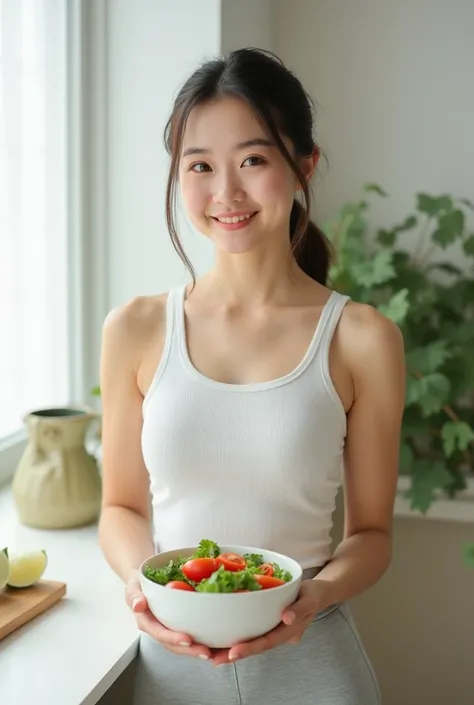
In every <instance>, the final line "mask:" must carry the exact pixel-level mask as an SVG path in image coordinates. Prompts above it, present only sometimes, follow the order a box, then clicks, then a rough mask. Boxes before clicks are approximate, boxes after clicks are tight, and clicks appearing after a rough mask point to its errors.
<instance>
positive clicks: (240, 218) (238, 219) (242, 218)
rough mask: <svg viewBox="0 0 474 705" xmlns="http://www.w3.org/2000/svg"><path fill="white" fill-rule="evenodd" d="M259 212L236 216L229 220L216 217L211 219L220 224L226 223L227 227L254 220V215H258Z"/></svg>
mask: <svg viewBox="0 0 474 705" xmlns="http://www.w3.org/2000/svg"><path fill="white" fill-rule="evenodd" d="M257 213H258V211H255V212H254V213H249V214H248V215H234V216H232V217H229V218H216V217H215V216H213V215H211V218H212V219H213V220H217V221H218V222H219V223H224V224H225V225H233V224H235V223H241V222H243V221H245V220H250V218H253V217H254V215H257Z"/></svg>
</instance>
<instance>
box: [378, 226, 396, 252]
mask: <svg viewBox="0 0 474 705" xmlns="http://www.w3.org/2000/svg"><path fill="white" fill-rule="evenodd" d="M396 237H397V231H396V230H395V229H393V230H384V229H383V228H381V229H380V230H377V235H376V238H377V241H378V242H380V244H381V245H383V246H384V247H391V246H392V245H393V244H394V242H395V240H396Z"/></svg>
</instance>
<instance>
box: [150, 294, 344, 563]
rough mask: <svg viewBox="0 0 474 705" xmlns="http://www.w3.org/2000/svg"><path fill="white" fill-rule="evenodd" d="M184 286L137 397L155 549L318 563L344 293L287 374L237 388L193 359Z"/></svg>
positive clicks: (325, 543) (332, 494) (340, 437)
mask: <svg viewBox="0 0 474 705" xmlns="http://www.w3.org/2000/svg"><path fill="white" fill-rule="evenodd" d="M185 292H186V287H179V288H176V289H173V290H172V291H171V292H170V293H169V295H168V301H167V323H166V338H165V345H164V350H163V354H162V357H161V360H160V363H159V365H158V369H157V370H156V373H155V375H154V378H153V381H152V384H151V386H150V389H149V391H148V393H147V395H146V397H145V399H144V401H143V431H142V450H143V457H144V461H145V464H146V466H147V468H148V472H149V475H150V490H151V495H152V504H153V527H154V540H155V545H156V550H157V551H168V550H172V549H175V548H183V547H185V546H194V545H197V543H198V542H199V541H200V540H201V539H202V538H208V539H211V540H213V541H216V542H217V543H220V544H236V545H244V546H256V547H260V548H267V549H270V550H273V551H277V552H280V553H284V554H286V555H289V556H291V557H292V558H294V559H296V560H297V561H298V562H299V563H300V564H301V565H302V567H303V568H309V567H315V566H320V565H322V564H324V563H325V562H326V561H327V560H328V559H329V558H330V544H331V539H330V530H331V526H332V513H333V510H334V507H335V498H336V494H337V490H338V488H339V486H340V484H341V482H342V467H343V463H342V454H343V448H344V439H345V434H346V415H345V412H344V408H343V405H342V402H341V400H340V398H339V396H338V394H337V392H336V390H335V388H334V385H333V383H332V381H331V377H330V373H329V346H330V342H331V338H332V336H333V333H334V330H335V328H336V325H337V322H338V320H339V317H340V315H341V312H342V310H343V307H344V305H345V304H346V302H347V301H348V297H346V296H342V295H341V294H338V293H337V292H332V294H331V296H330V298H329V300H328V302H327V303H326V305H325V307H324V309H323V311H322V315H321V317H320V320H319V322H318V325H317V328H316V331H315V333H314V336H313V338H312V341H311V343H310V345H309V348H308V350H307V351H306V354H305V355H304V357H303V359H302V361H301V362H300V364H299V365H298V366H297V367H296V368H295V369H294V370H293V371H292V372H290V373H289V374H287V375H285V376H283V377H279V378H278V379H275V380H272V381H269V382H263V383H256V384H243V385H238V384H227V383H223V382H218V381H214V380H212V379H210V378H208V377H206V376H205V375H203V374H202V373H200V372H199V371H198V370H197V369H196V368H195V367H194V366H193V364H192V362H191V359H190V357H189V354H188V350H187V345H186V333H185V319H184V300H185Z"/></svg>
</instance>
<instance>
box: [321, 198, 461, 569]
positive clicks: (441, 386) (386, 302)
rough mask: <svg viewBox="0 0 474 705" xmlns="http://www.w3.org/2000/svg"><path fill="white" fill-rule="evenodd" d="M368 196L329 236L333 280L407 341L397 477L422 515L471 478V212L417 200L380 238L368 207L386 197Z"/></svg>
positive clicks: (350, 207)
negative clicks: (450, 250)
mask: <svg viewBox="0 0 474 705" xmlns="http://www.w3.org/2000/svg"><path fill="white" fill-rule="evenodd" d="M363 191H364V193H363V197H362V198H361V200H358V201H357V202H354V203H347V204H345V205H343V207H342V208H341V209H340V211H339V212H338V213H337V215H336V217H335V218H333V219H331V220H330V221H329V222H328V223H327V224H326V226H325V228H324V229H325V232H326V234H327V236H328V238H329V240H330V241H331V243H332V247H333V250H334V263H333V266H332V268H331V271H330V280H331V285H332V286H333V287H334V288H335V289H337V290H338V291H340V292H342V293H347V294H349V295H350V296H351V297H352V298H353V299H354V300H356V301H359V302H364V303H369V304H371V305H373V306H375V307H376V308H378V309H379V310H381V311H382V312H383V313H384V314H385V315H387V316H388V317H389V318H391V319H392V320H394V321H395V322H396V323H397V324H398V325H399V326H400V328H401V330H402V332H403V336H404V341H405V350H406V362H407V389H406V405H405V411H404V418H403V429H402V440H401V447H400V471H401V472H402V473H404V474H407V475H408V476H409V477H410V486H409V489H408V490H407V496H408V497H409V498H410V501H411V506H412V508H413V509H415V510H419V511H421V512H423V513H425V512H426V511H427V510H428V509H429V507H430V506H431V504H432V503H433V501H435V499H436V496H437V495H438V494H439V493H440V492H441V493H442V494H447V495H448V496H450V497H453V496H455V495H456V494H457V493H458V492H460V491H462V490H463V489H465V487H466V483H467V479H468V478H469V477H474V354H473V351H474V234H472V233H469V232H468V231H467V227H466V223H467V217H466V216H467V214H468V211H469V210H474V206H473V204H472V203H471V202H470V201H468V200H466V199H455V198H453V197H451V196H448V195H442V196H437V197H433V196H429V195H427V194H423V193H419V194H417V196H416V203H415V208H414V212H413V213H411V214H409V215H408V216H407V217H406V218H404V219H403V221H402V222H400V223H397V224H396V225H394V226H393V227H391V228H388V229H387V228H380V229H375V231H374V230H373V229H372V228H371V226H370V223H369V218H368V214H369V211H370V207H371V198H374V197H375V198H386V197H387V194H386V193H385V192H384V191H383V190H382V189H381V188H380V186H378V185H376V184H368V185H366V186H365V187H364V189H363ZM404 233H406V234H409V235H410V243H409V247H406V246H405V247H404V246H403V243H402V241H403V240H406V239H407V235H402V234H404ZM453 244H454V245H455V246H457V247H459V248H461V253H462V257H461V259H462V264H463V266H462V268H461V266H456V265H454V264H453V263H452V261H450V259H449V258H448V257H446V253H445V250H446V248H447V247H448V246H450V245H453ZM458 259H459V257H458ZM472 559H473V560H474V557H472Z"/></svg>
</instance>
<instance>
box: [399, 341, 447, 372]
mask: <svg viewBox="0 0 474 705" xmlns="http://www.w3.org/2000/svg"><path fill="white" fill-rule="evenodd" d="M448 345H449V343H448V341H447V340H435V341H434V342H433V343H429V344H428V345H423V346H420V347H417V348H414V349H413V350H410V352H408V353H407V354H406V362H407V365H408V366H409V367H411V368H412V369H414V370H417V371H419V372H421V373H422V374H430V373H432V372H436V370H438V369H439V368H440V367H441V365H442V364H443V363H444V362H445V361H446V360H447V359H448V358H449V357H450V356H451V355H452V352H451V351H450V350H449V348H448Z"/></svg>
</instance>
